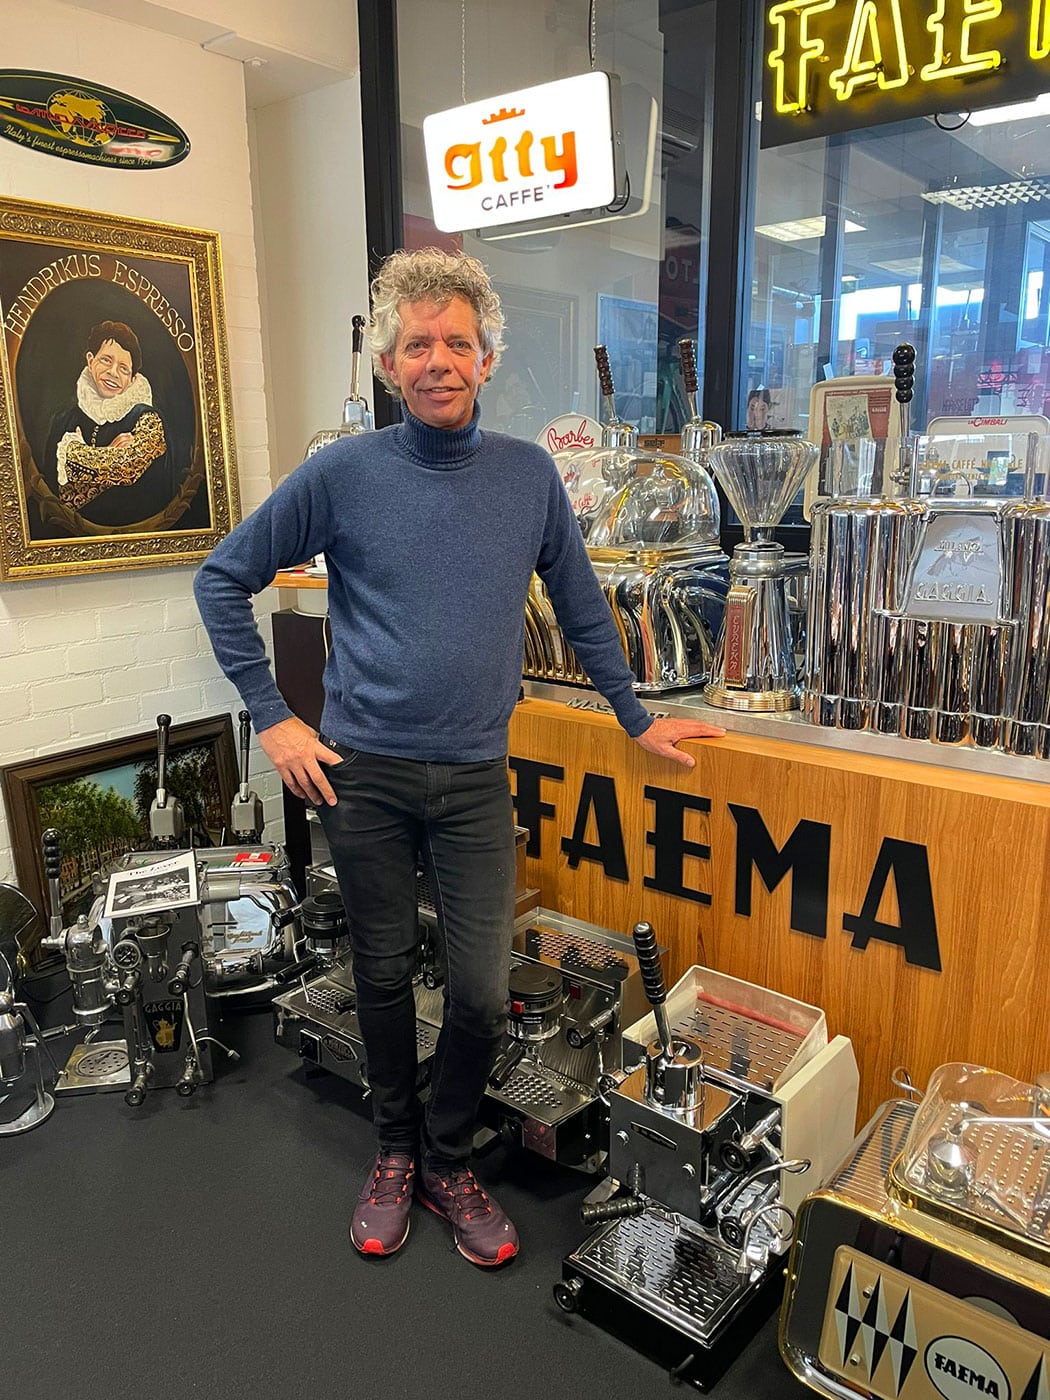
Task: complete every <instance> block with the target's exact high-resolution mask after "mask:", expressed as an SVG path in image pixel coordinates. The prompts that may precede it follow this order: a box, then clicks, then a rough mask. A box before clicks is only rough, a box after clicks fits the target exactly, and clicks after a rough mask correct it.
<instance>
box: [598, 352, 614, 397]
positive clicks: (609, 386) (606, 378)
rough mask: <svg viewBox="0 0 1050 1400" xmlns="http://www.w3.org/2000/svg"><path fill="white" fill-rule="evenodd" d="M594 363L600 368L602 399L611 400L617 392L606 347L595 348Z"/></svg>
mask: <svg viewBox="0 0 1050 1400" xmlns="http://www.w3.org/2000/svg"><path fill="white" fill-rule="evenodd" d="M594 363H595V364H596V365H597V367H598V388H599V389H600V390H601V394H602V398H604V399H611V398H612V396H613V394H614V393H615V392H616V391H615V389H614V388H613V377H612V370H611V369H610V368H609V351H608V350H607V349H606V347H605V346H604V345H596V346H595V347H594Z"/></svg>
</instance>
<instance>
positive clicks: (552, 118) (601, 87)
mask: <svg viewBox="0 0 1050 1400" xmlns="http://www.w3.org/2000/svg"><path fill="white" fill-rule="evenodd" d="M615 86H616V85H615V80H614V79H613V78H612V77H611V76H610V74H608V73H599V72H595V73H583V74H581V75H580V76H578V77H575V78H560V79H559V80H558V81H557V82H553V83H544V84H542V86H540V87H532V88H523V89H521V90H520V91H519V92H507V93H503V94H501V95H500V96H498V97H489V98H486V99H485V101H484V102H471V103H468V104H467V106H465V107H454V108H452V109H450V110H449V111H447V112H435V113H434V114H433V115H431V116H429V117H426V118H425V119H424V122H423V141H424V144H425V146H426V159H427V174H428V177H429V180H430V198H431V203H432V204H433V209H434V223H435V224H436V225H437V227H438V228H439V229H441V230H442V232H444V233H460V232H462V231H463V230H464V229H478V228H494V227H497V226H500V225H504V224H514V223H521V222H523V221H531V220H535V219H539V218H545V217H547V216H554V215H559V214H562V215H564V214H573V213H575V212H576V211H577V210H580V209H599V208H604V207H606V206H608V205H610V204H612V203H613V201H614V200H615V199H616V197H617V189H618V179H617V160H616V141H617V139H618V131H617V124H616V120H615V117H614V110H615V96H616V92H615Z"/></svg>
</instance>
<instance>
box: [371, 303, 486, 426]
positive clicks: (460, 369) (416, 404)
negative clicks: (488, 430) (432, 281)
mask: <svg viewBox="0 0 1050 1400" xmlns="http://www.w3.org/2000/svg"><path fill="white" fill-rule="evenodd" d="M398 311H399V312H400V315H401V331H400V333H399V335H398V337H397V344H396V345H395V346H394V353H393V354H392V355H383V356H382V361H383V368H384V369H385V370H386V372H387V374H388V375H389V376H390V378H391V380H392V381H393V382H394V384H396V385H397V387H398V388H399V389H400V391H401V396H402V398H403V399H404V401H405V407H406V408H407V409H408V411H409V412H410V413H412V414H414V415H415V417H416V418H418V419H419V420H420V421H421V422H423V423H428V424H429V425H430V427H432V428H449V429H451V428H465V427H466V426H467V424H468V423H469V422H470V420H471V418H472V417H473V416H474V400H475V399H476V398H477V396H478V390H479V389H480V388H481V386H482V384H484V382H485V380H486V379H487V378H488V375H489V370H490V369H491V367H492V355H491V353H490V354H488V355H484V354H482V351H481V337H480V335H479V334H478V324H477V317H476V316H475V314H474V308H473V307H472V306H471V304H470V302H469V301H467V300H466V298H465V297H461V296H454V297H453V298H452V300H451V301H450V302H449V303H448V304H447V305H446V306H437V305H436V304H435V303H434V302H432V301H403V302H402V303H401V305H400V306H399V307H398Z"/></svg>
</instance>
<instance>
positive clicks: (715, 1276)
mask: <svg viewBox="0 0 1050 1400" xmlns="http://www.w3.org/2000/svg"><path fill="white" fill-rule="evenodd" d="M634 942H635V949H636V953H637V957H638V962H639V966H640V969H641V973H642V977H643V981H644V986H645V989H646V992H647V994H648V997H649V1000H650V1002H651V1003H652V1008H653V1009H652V1011H651V1012H650V1013H649V1014H648V1015H646V1016H645V1017H643V1018H642V1020H640V1021H639V1022H637V1023H636V1024H635V1025H633V1026H631V1027H629V1028H628V1029H627V1030H625V1032H624V1035H623V1042H622V1052H623V1062H624V1069H625V1071H626V1075H625V1077H624V1078H623V1080H622V1082H621V1083H620V1084H619V1085H618V1086H617V1087H615V1088H613V1089H612V1090H611V1091H610V1093H609V1095H608V1097H609V1104H610V1110H609V1112H610V1117H609V1161H608V1173H609V1176H608V1180H607V1181H606V1183H604V1189H603V1190H602V1191H601V1192H594V1193H592V1199H591V1200H590V1201H589V1202H588V1203H587V1204H585V1205H584V1207H583V1209H582V1211H581V1215H582V1218H583V1221H584V1223H585V1224H587V1225H590V1226H593V1227H596V1228H594V1229H593V1230H592V1232H591V1234H589V1235H588V1237H587V1238H586V1239H585V1240H584V1242H583V1243H582V1244H581V1245H580V1246H579V1247H578V1248H577V1249H575V1250H573V1252H572V1253H571V1254H569V1255H568V1256H567V1257H566V1258H565V1259H564V1261H563V1263H562V1279H561V1281H560V1282H559V1283H558V1284H557V1285H556V1286H555V1289H554V1296H555V1300H556V1302H557V1303H558V1305H559V1306H560V1307H561V1308H562V1309H564V1310H565V1311H566V1312H570V1313H579V1314H581V1315H582V1316H583V1317H585V1318H587V1319H589V1320H590V1321H593V1322H596V1323H598V1324H599V1325H600V1326H602V1327H605V1328H607V1329H608V1330H609V1331H611V1332H613V1333H614V1334H615V1335H617V1336H619V1337H621V1338H622V1339H623V1340H625V1341H628V1342H629V1343H631V1344H632V1345H633V1346H635V1347H636V1348H637V1349H638V1350H640V1351H642V1352H644V1353H645V1354H646V1355H648V1356H650V1357H651V1358H652V1359H654V1360H655V1361H657V1362H658V1363H659V1364H661V1365H663V1366H664V1367H666V1368H667V1370H668V1371H669V1372H670V1373H671V1375H672V1377H673V1378H674V1379H675V1380H677V1381H683V1382H686V1383H688V1384H690V1385H693V1386H695V1387H696V1388H697V1389H700V1390H706V1389H708V1388H709V1387H710V1386H711V1385H712V1384H713V1383H714V1382H715V1381H716V1380H717V1378H718V1376H719V1375H720V1374H721V1372H722V1371H723V1370H724V1368H725V1366H726V1365H728V1363H729V1362H730V1361H731V1360H732V1359H733V1358H734V1357H735V1356H736V1355H737V1354H738V1352H739V1350H740V1347H741V1346H742V1345H744V1344H745V1343H746V1341H747V1340H748V1339H749V1338H750V1336H751V1335H752V1334H753V1333H754V1332H755V1331H756V1330H757V1328H758V1327H759V1326H760V1325H761V1323H762V1322H763V1321H764V1320H765V1317H766V1316H767V1314H768V1313H769V1311H771V1309H772V1307H773V1306H775V1304H776V1302H777V1301H778V1297H779V1291H780V1287H781V1284H782V1279H783V1255H784V1254H785V1253H786V1251H787V1249H788V1246H789V1244H790V1241H791V1235H792V1229H793V1226H794V1219H795V1212H796V1211H797V1209H798V1206H799V1204H800V1202H801V1201H802V1199H803V1197H804V1196H805V1194H806V1190H807V1185H808V1183H809V1182H820V1181H822V1180H823V1179H824V1178H825V1176H826V1175H827V1174H828V1172H829V1171H830V1169H831V1168H832V1167H833V1166H834V1164H835V1163H836V1162H837V1161H838V1160H840V1159H841V1156H842V1154H843V1152H844V1150H845V1149H846V1147H847V1146H848V1144H849V1143H850V1142H851V1141H852V1138H853V1134H854V1124H855V1119H856V1109H857V1087H858V1076H857V1066H856V1061H855V1059H854V1055H853V1047H852V1045H851V1044H850V1042H849V1041H848V1040H847V1039H846V1038H845V1037H843V1036H836V1037H835V1038H834V1039H833V1040H831V1041H829V1040H828V1037H827V1027H826V1023H825V1019H824V1014H823V1012H822V1011H820V1010H818V1009H817V1008H816V1007H812V1006H806V1005H804V1004H803V1003H802V1002H799V1001H795V1000H793V999H792V998H790V997H786V996H782V995H780V994H778V993H776V992H773V991H769V990H767V989H765V988H762V987H756V986H753V985H751V984H749V983H746V982H740V981H738V980H737V979H736V978H733V977H727V976H724V975H723V974H721V973H718V972H714V971H712V970H711V969H709V968H703V967H693V968H690V970H689V971H688V972H687V973H686V974H685V976H684V977H683V978H682V979H681V980H680V981H679V982H678V983H677V984H676V985H675V986H674V987H673V988H672V989H671V991H670V993H667V992H666V991H665V988H664V981H663V976H662V973H661V971H660V964H659V959H658V956H657V949H656V939H655V935H654V933H653V930H652V928H651V926H650V925H648V924H639V925H637V926H636V928H635V930H634ZM599 1196H601V1197H604V1199H598V1197H599Z"/></svg>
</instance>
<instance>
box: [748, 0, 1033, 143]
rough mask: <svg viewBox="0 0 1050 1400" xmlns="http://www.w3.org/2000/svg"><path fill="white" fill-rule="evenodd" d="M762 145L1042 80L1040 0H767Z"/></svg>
mask: <svg viewBox="0 0 1050 1400" xmlns="http://www.w3.org/2000/svg"><path fill="white" fill-rule="evenodd" d="M764 50H765V52H764V58H765V64H764V71H765V81H764V85H763V92H762V145H763V146H779V145H783V144H785V143H786V142H789V141H805V140H807V139H809V138H810V137H813V136H827V135H829V134H830V133H832V132H836V131H849V130H853V129H856V128H858V127H864V126H871V125H873V124H875V123H878V122H888V121H899V120H901V119H903V118H905V117H917V116H931V115H933V114H935V113H938V112H944V113H957V112H970V111H976V110H978V109H980V108H984V107H995V106H1005V105H1006V104H1008V103H1012V102H1022V101H1024V100H1025V99H1026V98H1030V97H1035V96H1037V95H1038V94H1040V93H1043V92H1046V91H1048V90H1050V0H767V4H766V23H765V39H764Z"/></svg>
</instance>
